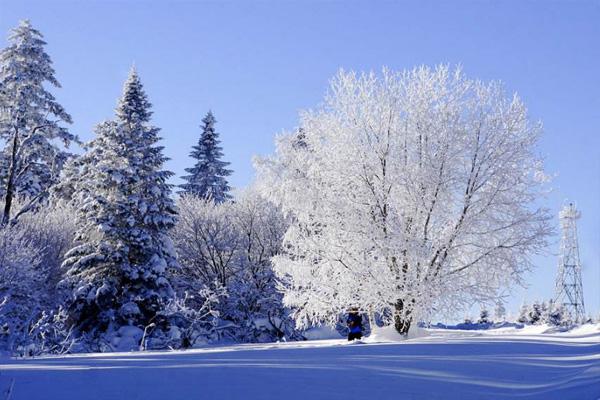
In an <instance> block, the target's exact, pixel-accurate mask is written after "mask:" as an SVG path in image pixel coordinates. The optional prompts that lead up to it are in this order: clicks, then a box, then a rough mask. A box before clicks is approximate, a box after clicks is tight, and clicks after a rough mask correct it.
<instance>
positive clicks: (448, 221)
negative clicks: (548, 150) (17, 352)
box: [256, 66, 551, 334]
mask: <svg viewBox="0 0 600 400" xmlns="http://www.w3.org/2000/svg"><path fill="white" fill-rule="evenodd" d="M299 125H300V127H301V128H302V131H300V130H298V131H296V132H293V133H292V134H290V135H283V136H280V137H278V138H277V143H276V155H275V156H274V157H272V158H268V159H259V160H257V162H256V165H257V168H258V170H259V184H260V187H261V190H262V193H263V194H264V195H265V196H267V197H268V198H269V199H270V200H271V201H273V202H274V203H275V204H276V205H278V206H280V207H281V208H282V210H283V212H284V213H285V214H286V215H291V216H292V217H293V219H294V223H292V224H291V225H290V227H289V228H288V231H287V232H286V235H285V239H284V246H283V248H284V249H285V251H284V253H282V254H281V255H278V256H276V257H275V258H274V260H273V261H274V265H275V270H276V272H277V274H278V276H279V277H280V278H281V279H282V280H283V281H284V282H285V285H284V293H285V297H284V299H285V304H287V305H288V306H290V307H293V308H295V309H296V310H297V312H296V314H295V315H296V318H297V322H298V323H299V324H300V325H301V326H306V325H310V324H311V323H319V322H323V321H326V322H328V323H329V324H331V325H332V326H333V325H334V324H335V323H336V321H337V319H338V315H339V314H340V313H342V312H343V310H345V309H346V308H347V307H348V305H350V304H360V305H361V307H364V308H365V309H369V310H371V309H372V310H373V311H374V312H376V313H378V314H380V315H383V316H387V320H386V323H393V324H394V325H395V327H396V329H397V330H398V331H399V332H401V333H403V334H405V333H407V332H408V330H409V328H410V326H411V325H412V324H413V323H414V322H416V321H419V320H422V319H427V315H428V314H431V313H455V312H456V311H457V310H458V309H461V308H464V307H466V306H467V305H468V304H470V303H471V302H472V301H473V300H475V301H480V300H486V299H489V298H490V297H494V296H497V295H498V293H499V292H500V291H501V290H503V289H504V288H505V287H506V286H507V285H510V284H511V283H518V282H519V279H518V277H520V276H521V275H522V273H523V272H524V271H525V270H527V268H528V267H529V266H531V260H530V255H531V254H533V253H535V252H537V251H541V249H542V248H543V247H544V246H545V244H546V238H547V236H548V234H549V233H550V231H551V229H550V227H549V220H550V215H549V214H548V212H547V210H544V209H536V208H534V207H532V204H533V202H534V201H535V199H536V198H538V196H539V195H540V194H541V191H542V190H543V181H544V179H545V175H544V174H543V171H542V168H541V167H542V166H541V161H540V159H539V158H538V157H537V156H536V154H535V146H536V142H537V139H538V137H539V134H540V126H539V125H538V124H537V123H531V122H530V121H529V120H528V117H527V112H526V108H525V106H524V105H523V103H522V102H521V101H520V100H519V98H518V97H516V96H510V97H508V98H507V97H506V96H505V95H504V93H503V90H502V87H501V86H500V85H499V84H498V83H483V82H480V81H476V80H470V79H467V78H466V77H465V76H464V75H463V74H462V73H461V72H460V71H452V70H450V69H449V68H448V67H446V66H440V67H437V68H434V69H430V68H426V67H421V68H416V69H414V70H411V71H403V72H398V73H395V72H391V71H387V70H386V71H384V72H383V76H377V75H375V74H363V75H359V74H355V73H353V72H343V71H342V72H340V73H339V74H338V75H337V77H336V78H335V79H334V80H333V81H332V84H331V90H330V92H329V95H328V96H327V98H326V100H325V104H324V106H323V107H321V108H320V109H318V110H315V111H313V112H305V113H303V114H302V116H301V121H300V124H299ZM298 132H301V135H302V137H300V138H299V134H298ZM301 143H305V144H306V146H304V145H301ZM306 149H308V151H306Z"/></svg>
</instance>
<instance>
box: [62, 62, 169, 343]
mask: <svg viewBox="0 0 600 400" xmlns="http://www.w3.org/2000/svg"><path fill="white" fill-rule="evenodd" d="M150 107H151V104H150V103H149V101H148V99H147V97H146V94H145V92H144V90H143V87H142V84H141V82H140V80H139V78H138V75H137V73H136V72H135V70H132V71H131V73H130V76H129V78H128V80H127V81H126V83H125V86H124V91H123V96H122V98H121V99H120V101H119V104H118V107H117V110H116V118H115V120H114V121H107V122H104V123H101V124H99V125H98V126H97V128H96V135H97V136H96V138H95V139H94V140H93V141H92V142H91V143H90V144H89V146H88V151H87V153H86V154H85V155H83V156H82V157H80V158H79V159H78V160H77V165H78V167H79V168H80V171H81V178H80V179H79V180H78V181H77V182H76V183H75V187H74V199H73V201H74V202H75V203H76V204H77V206H78V209H79V222H80V227H79V230H78V234H77V236H78V237H77V239H78V241H79V242H80V244H79V245H78V246H76V247H75V248H73V249H72V250H70V251H69V252H68V253H67V255H66V260H65V262H64V266H65V267H66V268H68V278H67V279H66V280H65V281H64V283H65V284H69V285H71V288H72V294H73V295H72V298H71V299H70V301H69V304H68V312H69V315H70V320H71V323H72V324H73V325H74V327H75V328H76V329H77V330H78V331H79V332H80V333H82V332H92V334H93V336H94V337H97V336H98V335H100V334H102V333H103V332H111V331H115V330H117V329H119V327H121V326H124V325H131V326H136V327H138V328H140V329H141V328H143V327H144V326H147V325H148V324H149V323H150V322H151V321H153V320H154V318H155V316H156V314H157V312H158V311H160V309H161V308H162V307H164V304H165V303H166V302H168V301H169V300H170V299H171V298H172V296H173V290H172V287H171V284H170V282H169V279H168V277H167V271H168V269H170V268H175V267H176V261H175V254H174V251H173V247H172V244H171V241H170V239H169V238H168V236H167V233H168V230H169V229H170V228H171V227H172V226H173V225H174V223H175V219H176V211H175V207H174V204H173V201H172V199H171V198H170V193H171V185H169V184H167V179H168V178H169V177H170V176H171V175H172V174H171V172H168V171H164V170H162V166H163V163H164V162H165V161H166V158H165V157H164V156H163V155H162V149H163V148H162V147H161V146H157V142H158V141H159V140H160V137H159V136H158V132H159V129H158V128H156V127H154V126H152V125H150V117H151V115H152V112H151V111H150Z"/></svg>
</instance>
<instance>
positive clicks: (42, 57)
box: [0, 21, 77, 224]
mask: <svg viewBox="0 0 600 400" xmlns="http://www.w3.org/2000/svg"><path fill="white" fill-rule="evenodd" d="M9 43H10V44H9V46H8V47H7V48H5V49H4V50H2V52H0V142H1V143H3V144H4V148H3V149H2V151H1V153H0V194H1V195H2V201H3V202H4V209H3V212H2V217H1V218H0V219H1V222H2V224H6V223H8V221H9V219H10V218H11V208H12V205H13V200H14V198H15V197H26V198H29V202H30V203H34V202H36V201H38V200H39V199H41V198H43V197H44V196H45V195H46V194H47V191H48V188H49V186H50V185H51V184H52V183H54V181H55V179H56V177H57V175H58V171H59V170H60V167H61V166H62V164H63V162H64V161H65V160H66V157H65V154H66V153H65V152H64V151H63V150H62V149H61V148H60V147H58V146H57V145H56V142H57V141H60V142H62V143H63V144H64V145H65V146H68V145H69V144H70V143H71V142H72V141H76V140H77V138H76V137H75V136H74V135H72V134H70V133H69V132H68V131H67V129H66V128H65V127H63V126H62V125H61V123H65V122H66V123H70V122H71V117H70V116H69V114H67V113H66V112H65V110H64V109H63V107H62V106H61V105H60V104H58V102H57V101H56V99H55V98H54V96H53V95H52V94H51V93H50V92H49V91H48V90H47V89H46V88H45V87H44V85H45V84H50V85H51V86H54V87H57V88H59V87H60V84H59V83H58V81H57V80H56V78H55V76H54V69H53V68H52V61H51V60H50V57H49V56H48V54H47V53H46V52H45V51H44V46H45V45H46V42H44V40H43V36H42V34H41V33H40V32H39V31H37V30H36V29H34V28H33V27H32V26H31V24H30V22H29V21H21V23H20V24H19V26H18V27H17V28H15V29H13V30H12V32H11V34H10V36H9ZM28 207H31V204H30V205H28Z"/></svg>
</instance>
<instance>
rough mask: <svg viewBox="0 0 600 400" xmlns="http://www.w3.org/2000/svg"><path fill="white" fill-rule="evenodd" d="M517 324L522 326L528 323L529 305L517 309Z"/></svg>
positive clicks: (525, 304) (524, 304)
mask: <svg viewBox="0 0 600 400" xmlns="http://www.w3.org/2000/svg"><path fill="white" fill-rule="evenodd" d="M517 322H520V323H522V324H528V323H529V305H527V303H523V304H521V308H520V309H519V316H518V317H517Z"/></svg>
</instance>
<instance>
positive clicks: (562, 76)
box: [0, 0, 600, 315]
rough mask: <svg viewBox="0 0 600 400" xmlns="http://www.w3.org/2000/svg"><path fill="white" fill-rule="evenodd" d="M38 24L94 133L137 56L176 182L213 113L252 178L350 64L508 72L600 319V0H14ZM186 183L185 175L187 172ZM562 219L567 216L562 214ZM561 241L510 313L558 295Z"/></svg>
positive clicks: (230, 157)
mask: <svg viewBox="0 0 600 400" xmlns="http://www.w3.org/2000/svg"><path fill="white" fill-rule="evenodd" d="M25 18H29V19H30V20H31V21H32V23H33V25H34V26H35V27H37V28H38V29H39V30H41V31H42V32H43V34H44V35H45V38H46V40H47V42H48V46H47V51H48V52H49V54H50V55H51V57H52V59H53V61H54V64H55V68H56V71H57V77H58V79H59V81H60V82H61V83H62V86H63V88H62V89H60V90H56V91H54V92H55V94H56V96H57V98H58V99H59V100H60V102H61V103H62V104H63V105H64V106H65V108H66V109H67V111H69V112H70V113H71V115H72V116H73V119H74V124H73V126H72V131H73V132H74V133H76V134H78V135H79V136H80V137H81V138H82V139H84V140H89V139H90V138H91V137H92V129H93V126H94V125H95V124H97V123H98V122H100V121H102V120H104V119H107V118H110V117H111V116H112V112H113V108H114V106H115V104H116V99H117V97H118V96H119V94H120V91H121V86H122V83H123V81H124V80H125V78H126V76H127V73H128V70H129V68H130V67H131V65H132V64H133V63H135V65H136V67H137V69H138V71H139V73H140V76H141V78H142V80H143V82H144V84H145V86H146V89H147V92H148V94H149V96H150V99H151V101H152V103H153V104H154V112H155V114H154V122H155V124H156V125H158V126H159V127H161V128H162V130H163V131H162V134H163V136H164V145H165V146H166V149H165V152H166V154H167V156H169V157H170V158H171V161H170V162H169V163H168V165H167V166H168V168H169V169H171V170H172V171H174V172H175V173H176V174H177V175H178V176H180V175H182V174H183V169H184V168H186V167H188V166H190V159H189V158H188V153H189V150H190V147H191V146H192V145H193V144H195V142H196V140H197V138H198V135H199V133H200V132H199V128H198V126H199V124H200V121H201V119H202V118H203V116H204V114H205V113H206V112H207V111H208V110H209V109H212V110H213V112H214V114H215V116H216V118H217V120H218V124H217V128H218V131H219V132H220V133H221V138H222V144H223V147H224V151H225V157H226V160H227V161H230V162H231V166H232V169H233V170H234V171H235V172H234V174H233V176H232V177H231V183H232V184H233V185H234V186H236V187H243V186H245V185H247V184H248V183H249V182H250V181H251V180H252V178H253V175H254V171H253V169H252V164H251V159H252V156H253V155H256V154H259V155H266V154H269V153H271V152H272V151H273V138H274V136H275V134H277V133H280V132H282V131H284V130H290V129H292V128H293V127H294V126H295V125H296V123H297V116H298V111H299V110H301V109H306V108H311V107H315V106H317V105H318V104H319V103H320V102H321V100H322V98H323V95H324V93H325V91H326V88H327V84H328V81H329V79H330V78H331V77H332V76H333V74H334V73H335V72H336V70H337V69H338V68H340V67H343V68H344V69H355V70H380V69H381V67H382V66H388V67H390V68H392V69H404V68H412V67H414V66H417V65H421V64H427V65H435V64H439V63H450V64H461V65H462V66H463V68H464V71H465V72H466V74H467V75H469V76H470V77H475V78H480V79H483V80H491V79H498V80H502V81H503V82H504V83H505V85H506V88H507V90H508V91H510V92H512V91H516V92H518V93H519V94H520V96H521V97H522V98H523V99H524V101H525V103H526V104H527V105H528V107H529V110H530V115H531V117H532V119H535V120H538V119H539V120H542V121H543V123H544V132H545V133H544V136H543V138H542V140H541V143H540V146H539V151H540V153H541V154H542V155H543V156H544V157H545V159H546V166H547V171H548V172H549V173H551V174H556V179H555V180H554V183H553V188H554V190H553V192H552V193H551V194H550V195H549V196H548V198H547V199H544V200H543V204H544V205H545V206H547V207H549V208H550V209H551V210H552V211H553V212H554V214H555V215H556V214H557V213H558V209H559V208H560V206H561V205H562V204H563V203H564V201H565V200H566V199H570V200H573V201H575V202H576V203H577V205H578V206H579V208H580V209H581V211H582V213H583V218H582V219H581V221H580V223H579V235H580V247H581V258H582V263H583V266H584V292H585V300H586V306H587V309H588V311H589V312H591V313H593V314H594V315H598V313H600V250H599V247H600V232H599V231H600V150H599V149H600V91H599V89H600V44H599V41H600V22H599V21H600V1H599V0H593V1H577V2H573V1H564V2H558V1H537V2H533V1H523V0H518V1H512V2H511V1H504V2H502V3H501V4H500V2H492V1H473V2H467V1H463V2H442V1H439V2H428V1H420V2H418V1H414V2H400V1H396V2H378V1H360V2H359V1H344V2H331V1H328V2H311V1H303V2H300V1H298V2H292V1H275V0H273V1H263V2H252V1H239V2H233V1H232V2H226V1H225V2H223V1H222V2H201V1H194V2H192V1H190V2H176V1H169V2H166V1H165V2H158V1H156V2H151V1H83V0H82V1H70V2H64V1H51V2H50V1H39V2H33V1H26V0H18V1H17V0H13V1H6V0H0V34H3V35H4V39H2V41H0V46H1V47H4V46H5V44H6V40H5V39H6V35H7V33H8V31H9V29H10V28H12V27H14V26H15V25H16V24H17V23H18V21H19V20H20V19H25ZM176 183H177V181H176ZM555 222H556V225H558V218H556V220H555ZM557 251H558V237H556V238H554V240H553V243H552V245H551V246H550V247H549V248H548V254H547V255H546V256H542V257H536V259H535V261H536V264H537V268H536V270H535V271H534V272H533V273H532V274H530V275H528V276H527V277H526V280H527V281H528V282H529V284H530V286H529V288H528V289H527V290H521V289H518V290H515V291H514V295H513V298H512V300H511V301H510V302H509V307H510V308H512V309H515V310H516V308H517V307H518V305H519V304H520V303H521V302H522V301H523V300H524V299H525V300H528V301H531V300H533V299H535V298H549V297H551V296H552V293H553V290H554V278H555V274H556V253H557Z"/></svg>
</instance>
